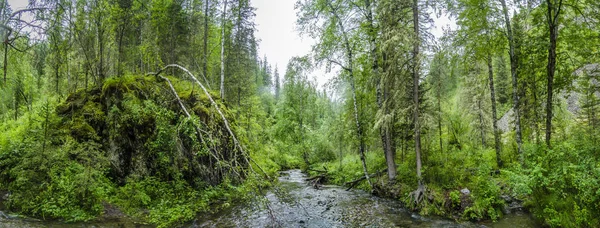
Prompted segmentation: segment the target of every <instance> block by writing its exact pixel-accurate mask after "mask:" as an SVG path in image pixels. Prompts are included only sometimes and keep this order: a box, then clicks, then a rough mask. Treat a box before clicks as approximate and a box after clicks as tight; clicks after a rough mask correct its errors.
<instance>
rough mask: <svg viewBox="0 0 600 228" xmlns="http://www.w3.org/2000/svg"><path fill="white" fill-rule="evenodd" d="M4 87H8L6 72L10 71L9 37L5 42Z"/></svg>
mask: <svg viewBox="0 0 600 228" xmlns="http://www.w3.org/2000/svg"><path fill="white" fill-rule="evenodd" d="M2 67H3V68H4V85H6V70H7V69H8V37H7V38H6V40H4V66H2Z"/></svg>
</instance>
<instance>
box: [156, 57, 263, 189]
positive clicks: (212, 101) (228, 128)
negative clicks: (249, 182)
mask: <svg viewBox="0 0 600 228" xmlns="http://www.w3.org/2000/svg"><path fill="white" fill-rule="evenodd" d="M168 68H178V69H180V70H182V71H184V72H185V73H186V74H187V75H188V76H189V77H190V78H191V79H192V80H193V81H194V82H196V83H197V84H198V85H199V86H200V88H202V90H203V91H204V94H205V95H206V96H207V97H208V99H209V100H210V102H211V103H212V105H213V107H214V108H215V109H216V110H217V112H218V113H219V115H220V116H221V118H222V120H223V123H224V125H225V128H226V129H227V132H229V134H230V135H231V138H232V140H233V143H234V144H235V147H237V148H238V149H239V150H240V152H242V154H243V155H244V156H243V158H244V160H246V163H247V164H248V166H249V167H250V170H252V171H253V172H255V173H256V171H254V168H253V167H252V165H251V164H250V161H252V162H253V163H254V164H255V165H256V166H257V167H258V168H259V169H260V171H261V172H262V173H263V174H264V175H265V176H266V177H267V179H271V178H270V177H269V175H268V174H267V173H266V172H265V171H264V170H263V168H262V167H260V165H258V163H256V161H254V160H253V159H252V158H251V157H250V155H249V154H248V153H246V152H245V150H244V149H243V148H242V146H241V144H240V142H239V141H238V140H237V138H236V137H235V134H234V133H233V131H232V130H231V127H230V126H229V121H228V120H227V118H225V115H224V114H223V112H222V111H221V108H219V105H218V104H217V102H215V100H214V99H213V98H212V96H211V95H210V93H209V92H208V90H206V87H204V85H203V84H202V83H201V82H200V81H198V79H196V77H195V76H194V75H193V74H192V73H191V72H190V71H189V70H188V69H185V68H184V67H182V66H180V65H177V64H169V65H167V66H165V67H164V68H162V69H161V70H159V71H158V72H157V73H148V74H149V75H156V76H159V74H160V73H162V72H163V71H165V70H166V69H168Z"/></svg>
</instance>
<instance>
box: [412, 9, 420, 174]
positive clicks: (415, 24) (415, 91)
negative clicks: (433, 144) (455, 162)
mask: <svg viewBox="0 0 600 228" xmlns="http://www.w3.org/2000/svg"><path fill="white" fill-rule="evenodd" d="M418 4H419V2H418V0H413V5H412V13H413V30H414V31H413V32H414V36H415V37H414V38H415V40H414V44H413V53H412V55H413V56H412V57H413V66H412V74H413V75H412V76H413V78H412V79H413V105H414V107H413V109H414V110H413V112H414V113H413V122H414V125H415V129H414V130H415V154H416V162H417V178H418V179H419V186H421V185H422V180H421V179H422V178H421V126H420V124H419V79H420V76H419V64H420V62H419V46H420V45H421V42H420V34H419V33H420V30H419V5H418Z"/></svg>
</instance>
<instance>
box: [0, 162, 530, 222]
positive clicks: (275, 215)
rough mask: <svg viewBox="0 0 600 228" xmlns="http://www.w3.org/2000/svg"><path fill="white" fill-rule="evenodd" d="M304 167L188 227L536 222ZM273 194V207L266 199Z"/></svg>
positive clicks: (2, 216)
mask: <svg viewBox="0 0 600 228" xmlns="http://www.w3.org/2000/svg"><path fill="white" fill-rule="evenodd" d="M306 179H307V176H306V175H305V174H303V173H302V172H301V171H300V170H288V171H283V172H281V176H280V177H279V182H280V185H279V187H277V188H274V189H272V190H270V191H269V192H268V193H267V194H266V196H265V197H256V198H255V199H254V200H251V201H250V202H246V203H243V204H239V205H233V206H232V207H229V208H228V209H226V210H223V211H221V212H220V213H216V214H211V215H198V217H197V219H196V220H194V221H193V222H190V223H188V224H186V225H184V226H183V227H515V228H519V227H523V228H525V227H535V223H534V220H533V219H532V218H531V217H530V215H528V214H525V213H512V214H508V215H505V216H504V217H502V218H500V219H499V221H497V222H495V223H492V222H489V221H488V222H478V223H473V222H464V223H457V222H455V221H452V220H448V219H444V218H440V217H423V216H419V215H417V214H416V213H412V212H411V211H409V210H407V209H404V208H402V207H401V206H400V204H399V203H398V201H394V200H389V199H383V198H379V197H376V196H373V195H371V194H369V193H367V192H364V191H361V190H351V191H346V190H345V189H344V188H342V187H340V186H334V185H324V186H320V187H319V189H315V188H314V187H313V186H311V185H310V184H309V183H308V182H307V181H306ZM265 199H266V200H268V205H269V206H268V207H266V206H265V205H267V204H266V203H265V202H266V201H265ZM0 227H10V228H12V227H36V228H37V227H40V228H41V227H44V228H70V227H95V228H101V227H147V226H145V225H141V224H138V223H136V222H134V221H131V220H129V219H127V218H124V217H121V218H119V219H113V220H105V221H99V222H89V223H72V224H65V223H61V222H47V221H40V220H34V219H22V218H17V217H14V216H10V215H8V214H7V213H5V212H2V211H0Z"/></svg>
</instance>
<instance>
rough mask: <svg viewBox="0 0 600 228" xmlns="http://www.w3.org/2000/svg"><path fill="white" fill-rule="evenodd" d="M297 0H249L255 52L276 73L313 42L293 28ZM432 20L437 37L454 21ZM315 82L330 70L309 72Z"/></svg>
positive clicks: (324, 79) (323, 79)
mask: <svg viewBox="0 0 600 228" xmlns="http://www.w3.org/2000/svg"><path fill="white" fill-rule="evenodd" d="M296 1H297V0H251V2H252V6H254V7H256V8H257V9H256V24H257V29H258V31H257V33H256V36H257V37H258V38H259V39H260V40H261V41H260V43H259V55H260V57H261V58H263V56H264V55H266V56H267V60H268V61H269V62H270V63H271V64H272V65H273V68H274V67H275V64H277V66H278V67H279V73H280V75H283V74H284V73H285V67H286V65H287V62H288V60H289V59H290V58H291V57H293V56H302V55H306V54H309V52H310V47H311V45H312V44H313V43H314V41H313V40H311V39H310V38H309V37H304V38H301V37H300V35H299V34H298V33H297V32H296V30H295V24H296V11H295V10H294V4H295V3H296ZM432 17H433V19H434V21H435V23H434V26H433V28H432V30H431V33H432V34H433V35H434V36H436V37H437V38H439V37H441V36H442V34H443V30H442V28H443V27H446V26H448V25H449V24H451V25H452V27H453V28H455V27H456V25H455V23H453V22H450V20H449V19H448V17H447V16H446V15H443V16H441V17H440V18H437V17H435V15H432ZM312 75H313V76H314V77H315V78H316V81H317V84H318V85H319V86H323V85H324V84H325V83H326V82H327V81H328V80H329V79H330V78H332V77H333V75H332V74H325V71H324V70H323V69H321V70H316V71H315V72H313V73H312Z"/></svg>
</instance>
